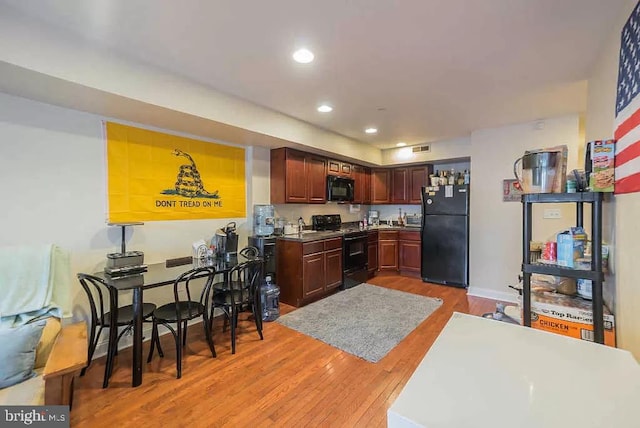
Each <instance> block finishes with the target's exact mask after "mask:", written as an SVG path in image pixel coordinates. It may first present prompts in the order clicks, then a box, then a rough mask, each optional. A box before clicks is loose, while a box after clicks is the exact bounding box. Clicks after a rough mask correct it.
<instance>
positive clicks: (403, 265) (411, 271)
mask: <svg viewBox="0 0 640 428" xmlns="http://www.w3.org/2000/svg"><path fill="white" fill-rule="evenodd" d="M398 251H399V252H398V264H399V266H398V267H399V269H400V273H401V274H403V275H411V276H420V264H421V260H422V245H421V237H420V232H419V231H405V230H403V231H400V232H399V233H398Z"/></svg>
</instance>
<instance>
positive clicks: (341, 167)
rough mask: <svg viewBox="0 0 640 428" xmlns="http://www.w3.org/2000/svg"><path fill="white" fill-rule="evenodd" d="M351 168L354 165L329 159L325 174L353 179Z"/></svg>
mask: <svg viewBox="0 0 640 428" xmlns="http://www.w3.org/2000/svg"><path fill="white" fill-rule="evenodd" d="M353 166H355V165H351V164H350V163H347V162H343V161H339V160H334V159H329V160H328V163H327V174H328V175H339V176H341V177H349V178H353V176H352V174H353Z"/></svg>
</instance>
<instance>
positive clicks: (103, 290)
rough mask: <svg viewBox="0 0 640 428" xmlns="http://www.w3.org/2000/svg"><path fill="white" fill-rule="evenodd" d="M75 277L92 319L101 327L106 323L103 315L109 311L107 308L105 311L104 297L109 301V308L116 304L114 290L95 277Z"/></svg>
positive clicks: (83, 274)
mask: <svg viewBox="0 0 640 428" xmlns="http://www.w3.org/2000/svg"><path fill="white" fill-rule="evenodd" d="M77 276H78V280H79V281H80V284H81V285H82V288H83V289H84V292H85V293H86V295H87V299H88V300H89V307H90V308H91V317H92V319H94V320H96V323H98V324H99V325H103V324H104V323H105V321H106V320H105V319H104V315H105V313H106V312H107V311H108V310H109V309H108V308H106V310H105V295H106V297H107V298H108V299H109V308H111V307H112V306H115V305H116V304H117V303H116V299H117V297H116V290H115V289H113V288H112V287H109V286H108V285H107V283H105V282H104V281H103V280H102V279H101V278H98V277H96V276H93V275H89V274H85V273H79V274H78V275H77Z"/></svg>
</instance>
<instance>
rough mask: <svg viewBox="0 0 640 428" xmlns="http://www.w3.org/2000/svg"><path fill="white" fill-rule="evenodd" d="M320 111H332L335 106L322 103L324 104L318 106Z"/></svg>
mask: <svg viewBox="0 0 640 428" xmlns="http://www.w3.org/2000/svg"><path fill="white" fill-rule="evenodd" d="M318 111H319V112H320V113H329V112H330V111H333V107H331V106H330V105H328V104H322V105H320V106H318Z"/></svg>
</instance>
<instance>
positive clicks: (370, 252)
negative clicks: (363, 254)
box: [367, 230, 378, 278]
mask: <svg viewBox="0 0 640 428" xmlns="http://www.w3.org/2000/svg"><path fill="white" fill-rule="evenodd" d="M376 270H378V231H377V230H370V231H369V232H368V233H367V273H368V274H369V278H371V277H373V276H374V275H375V273H376Z"/></svg>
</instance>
